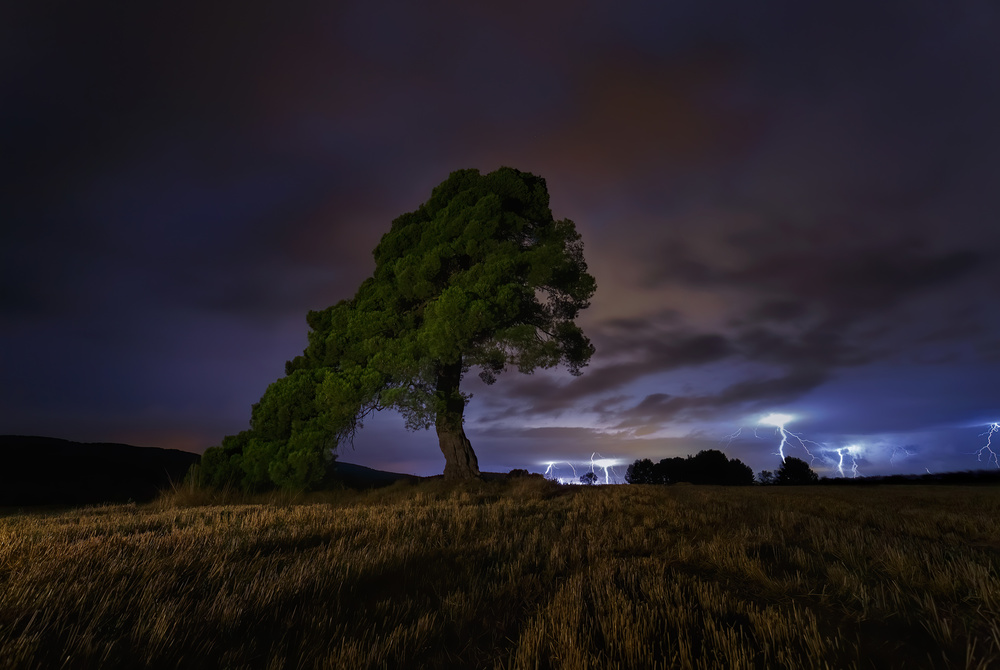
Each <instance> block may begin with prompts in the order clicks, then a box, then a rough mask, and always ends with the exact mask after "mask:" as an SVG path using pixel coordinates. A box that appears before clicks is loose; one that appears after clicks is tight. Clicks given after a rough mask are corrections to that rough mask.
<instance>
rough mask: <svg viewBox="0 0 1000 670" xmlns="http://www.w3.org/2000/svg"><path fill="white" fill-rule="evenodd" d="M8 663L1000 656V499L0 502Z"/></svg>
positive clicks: (245, 664)
mask: <svg viewBox="0 0 1000 670" xmlns="http://www.w3.org/2000/svg"><path fill="white" fill-rule="evenodd" d="M196 502H208V503H211V502H215V503H216V504H203V505H195V504H194V503H196ZM0 666H3V667H7V668H61V667H65V668H134V667H157V668H160V667H163V668H197V667H210V668H392V669H396V668H418V667H427V668H525V669H527V668H566V669H569V668H573V669H577V668H623V669H624V668H629V669H631V668H661V667H663V668H675V667H676V668H855V667H856V668H904V667H909V668H913V667H921V668H922V667H942V668H943V667H954V668H988V667H998V666H1000V489H998V488H995V487H993V488H988V487H978V488H976V487H967V488H961V487H954V488H948V487H933V488H931V487H898V488H893V487H873V488H850V489H843V488H837V487H810V488H802V489H796V488H775V487H771V488H719V487H695V486H683V485H679V486H674V487H656V488H654V487H646V486H608V487H558V486H555V485H551V484H549V483H548V482H544V481H539V480H537V479H523V480H516V481H514V482H509V483H503V482H487V483H481V484H475V485H467V486H462V487H458V488H449V487H446V486H444V484H443V483H441V482H429V483H423V484H419V485H399V486H394V487H391V488H389V489H383V490H381V491H375V492H369V493H343V494H330V495H328V496H326V497H315V498H311V499H300V500H292V499H286V500H281V499H277V498H275V499H270V500H269V501H264V502H259V503H257V504H246V501H244V503H243V504H236V503H235V502H232V501H225V500H215V501H212V500H201V501H199V500H198V499H197V496H193V497H192V496H191V495H186V494H183V493H178V494H175V495H174V496H173V497H168V498H165V499H163V500H161V501H160V502H158V503H156V504H153V505H150V506H146V507H142V506H139V507H137V506H113V507H94V508H85V509H77V510H71V511H66V512H59V513H54V512H49V513H37V512H36V513H26V514H20V513H8V514H6V515H4V516H2V517H0Z"/></svg>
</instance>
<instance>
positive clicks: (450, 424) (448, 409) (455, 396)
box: [435, 359, 479, 479]
mask: <svg viewBox="0 0 1000 670" xmlns="http://www.w3.org/2000/svg"><path fill="white" fill-rule="evenodd" d="M461 381H462V361H461V359H459V361H458V363H454V364H450V365H442V366H441V367H440V368H439V369H438V379H437V395H438V399H439V400H440V401H441V402H442V405H441V409H440V410H438V414H437V420H436V421H435V428H437V434H438V444H439V445H440V446H441V452H442V453H443V454H444V478H445V479H474V478H477V477H479V461H478V460H477V459H476V452H474V451H473V450H472V443H471V442H469V438H467V437H466V436H465V429H464V428H463V427H462V416H463V414H464V413H465V398H463V397H462V394H461V393H460V392H459V390H458V385H459V383H460V382H461Z"/></svg>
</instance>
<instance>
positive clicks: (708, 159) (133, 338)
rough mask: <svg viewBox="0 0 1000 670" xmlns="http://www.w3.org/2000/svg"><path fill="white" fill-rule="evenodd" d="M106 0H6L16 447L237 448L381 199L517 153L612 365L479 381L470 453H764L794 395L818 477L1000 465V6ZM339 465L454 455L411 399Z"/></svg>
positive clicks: (2, 356) (6, 395)
mask: <svg viewBox="0 0 1000 670" xmlns="http://www.w3.org/2000/svg"><path fill="white" fill-rule="evenodd" d="M102 4H103V3H80V2H45V3H43V2H19V3H14V2H11V3H5V4H4V6H3V8H2V9H0V101H2V102H0V120H2V121H0V170H2V179H3V188H2V189H0V194H2V195H0V216H2V221H3V226H2V233H0V235H2V237H0V308H2V316H0V324H2V325H0V352H2V353H0V380H2V384H0V433H4V434H28V435H47V436H54V437H62V438H67V439H73V440H79V441H118V442H127V443H132V444H139V445H144V446H162V447H174V448H181V449H187V450H191V451H201V450H203V449H204V448H206V447H209V446H212V445H215V444H218V443H219V441H220V440H221V438H222V436H223V435H226V434H231V433H236V432H238V431H240V430H242V429H244V428H246V427H247V425H248V420H249V414H250V405H251V404H252V403H254V402H256V401H257V400H258V399H259V398H260V396H261V394H262V393H263V391H264V389H265V388H266V387H267V385H268V384H269V383H270V382H272V381H274V380H275V379H277V378H278V377H279V376H281V375H282V374H283V370H284V362H285V361H286V360H287V359H290V358H292V357H294V356H295V355H297V354H299V353H301V351H302V349H303V347H304V346H305V344H306V332H307V327H306V323H305V314H306V312H307V311H308V310H310V309H321V308H323V307H326V306H327V305H330V304H333V303H334V302H336V301H338V300H340V299H344V298H349V297H351V296H353V294H354V292H355V291H356V290H357V288H358V285H359V284H360V283H361V281H362V280H363V279H365V278H366V277H367V276H369V275H370V273H371V272H372V270H373V268H374V262H373V260H372V256H371V250H372V249H373V248H374V247H375V245H376V243H377V242H378V240H379V238H380V237H381V235H382V234H383V233H385V232H387V231H388V229H389V225H390V222H391V221H392V219H394V218H395V217H396V216H398V215H400V214H402V213H404V212H407V211H411V210H413V209H415V208H416V207H417V206H418V205H419V204H420V203H422V202H423V201H424V200H426V199H427V198H428V197H429V195H430V192H431V189H432V188H433V187H434V186H435V185H437V184H438V183H440V182H441V181H443V180H444V179H445V178H446V177H447V176H448V174H449V173H450V172H451V171H453V170H457V169H460V168H478V169H480V170H481V171H483V172H489V171H492V170H494V169H496V168H497V167H500V166H503V165H508V166H512V167H515V168H517V169H520V170H524V171H528V172H533V173H535V174H538V175H541V176H543V177H545V179H546V180H547V182H548V187H549V192H550V195H551V205H552V209H553V213H554V215H555V216H556V218H570V219H572V220H573V221H575V222H576V224H577V228H578V230H579V231H580V232H581V233H582V235H583V238H584V244H585V256H586V258H587V261H588V263H589V266H590V269H591V272H592V274H593V275H594V276H595V277H596V279H597V284H598V290H597V293H596V295H595V297H594V300H593V302H592V306H591V307H590V308H589V309H588V310H586V311H585V312H584V313H583V314H582V317H581V319H580V321H579V323H580V324H581V325H582V326H583V327H584V330H585V332H587V334H588V335H589V336H590V337H591V339H592V340H593V342H594V344H595V346H596V347H597V353H596V354H595V355H594V357H593V359H592V361H591V365H590V366H589V367H588V368H586V370H585V373H584V375H583V376H582V377H579V378H573V377H571V376H570V375H568V374H567V373H566V372H565V370H559V371H552V372H551V373H550V372H546V371H543V372H539V373H536V374H534V375H530V376H526V375H520V374H519V373H517V372H516V370H514V371H510V372H508V373H507V374H505V375H502V376H501V378H500V380H499V381H498V382H497V383H496V384H495V385H494V386H491V387H486V386H484V385H483V384H482V383H481V382H479V380H478V378H477V376H476V375H475V374H470V375H469V376H468V377H467V380H466V384H465V388H466V390H468V391H471V392H472V393H474V398H473V400H472V402H471V404H470V405H469V408H468V409H467V424H466V432H467V433H468V435H469V437H470V439H471V440H472V444H473V447H474V448H475V449H476V451H477V453H478V455H479V462H480V466H481V467H482V469H484V470H492V471H507V470H509V469H511V468H527V469H529V470H532V471H543V470H545V469H546V463H547V462H549V461H570V462H571V463H573V464H574V465H575V466H576V467H577V469H579V468H580V467H583V468H585V469H584V470H582V471H581V473H582V472H585V471H586V468H587V462H589V461H590V459H591V457H592V455H593V454H594V452H598V453H599V454H600V455H602V456H604V457H607V458H615V459H620V460H621V461H622V462H630V461H631V460H633V459H635V458H640V457H649V458H652V459H654V460H658V459H660V458H663V457H666V456H674V455H686V454H694V453H696V452H697V451H699V450H701V449H707V448H718V449H722V450H724V451H725V452H726V453H727V454H728V455H729V456H730V457H738V458H740V459H742V460H743V461H744V462H746V463H747V464H748V465H750V466H751V467H753V469H754V471H758V470H760V469H765V468H767V469H771V470H774V469H776V468H777V466H778V465H780V458H779V457H778V456H777V455H776V451H777V447H778V442H779V439H780V437H779V436H778V435H776V432H775V428H774V427H772V426H767V425H763V424H760V425H758V423H759V422H760V419H761V418H762V417H763V416H765V415H766V414H768V413H771V412H780V413H785V414H789V415H792V416H794V419H793V420H791V421H790V422H789V423H788V425H787V428H788V430H791V431H794V432H796V433H798V434H799V435H801V437H803V438H806V439H808V440H812V441H813V443H808V444H807V445H806V446H807V447H808V448H809V449H810V451H811V452H812V454H813V456H814V457H815V459H814V460H813V459H812V458H810V457H809V456H808V455H806V453H805V451H804V449H803V448H802V447H801V445H798V444H797V443H795V444H792V445H790V446H789V447H788V448H786V453H787V454H788V455H792V456H798V457H801V458H804V459H805V460H807V461H811V462H812V464H813V467H814V469H815V470H816V471H817V472H819V473H820V474H821V475H830V476H835V475H837V474H839V473H838V470H837V467H836V466H837V464H838V462H839V456H838V453H837V451H836V450H838V449H841V450H843V448H845V447H852V451H851V452H850V454H849V456H851V457H853V458H854V459H856V463H857V468H858V472H859V473H860V474H863V475H864V474H868V475H874V474H891V473H923V472H925V471H931V472H936V471H946V470H966V469H974V468H979V467H989V468H991V469H992V468H995V467H996V463H995V462H988V461H987V457H988V456H989V454H984V455H982V456H983V457H982V458H981V459H980V455H977V451H978V450H979V449H980V448H981V447H982V446H984V445H985V444H986V441H987V436H986V435H984V433H985V432H986V431H987V430H988V428H989V424H990V423H991V422H994V421H1000V302H998V299H997V296H998V292H1000V39H998V38H997V35H1000V6H998V5H997V3H996V2H989V1H988V0H981V1H970V2H952V3H944V2H882V1H875V2H872V1H870V0H865V1H864V2H862V1H860V0H847V1H844V0H842V1H840V2H835V3H823V8H818V7H817V6H816V5H818V4H819V3H808V2H801V1H800V0H797V1H792V0H789V1H785V2H756V3H748V2H742V1H737V0H728V1H725V2H712V3H709V2H696V1H680V2H662V1H659V2H623V1H618V2H614V3H611V2H605V3H586V2H538V1H535V2H520V1H516V2H505V3H470V2H450V1H438V2H424V3H416V2H388V3H374V2H315V3H277V2H266V3H265V2H256V1H254V2H240V3H223V2H217V1H215V0H212V1H208V2H199V3H192V8H186V7H185V6H184V5H185V4H186V3H178V2H171V3H145V2H142V3H122V6H120V7H118V8H115V9H113V10H112V9H103V8H101V7H100V5H102ZM755 433H756V434H755ZM997 442H1000V435H998V439H997ZM998 451H1000V450H998ZM340 458H341V459H342V460H345V461H349V462H354V463H361V464H365V465H370V466H374V467H379V468H382V469H387V470H394V471H400V472H410V473H416V474H422V475H424V474H434V473H440V472H441V471H442V469H443V467H444V458H443V457H442V455H441V453H440V451H439V450H438V447H437V438H436V435H435V434H434V432H433V431H426V432H420V433H407V432H406V431H405V429H404V427H403V422H402V419H401V418H400V417H399V416H398V415H395V414H387V415H384V416H380V417H379V418H378V419H376V420H374V421H372V422H369V423H368V424H366V426H365V429H364V430H363V431H362V432H361V433H360V434H359V436H358V439H357V440H356V443H355V445H354V449H353V450H352V449H351V448H350V447H349V446H348V447H346V448H345V449H344V450H343V451H342V452H341V456H340ZM850 464H851V458H850V457H849V458H848V459H847V461H845V466H846V467H845V472H846V474H847V475H848V476H850V475H851V468H850V467H849V466H850ZM560 469H561V470H562V472H561V474H566V473H567V472H569V466H568V465H566V464H562V463H561V464H559V465H558V466H557V470H560ZM623 470H624V468H620V469H619V474H620V473H621V472H622V471H623Z"/></svg>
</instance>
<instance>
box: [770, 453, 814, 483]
mask: <svg viewBox="0 0 1000 670" xmlns="http://www.w3.org/2000/svg"><path fill="white" fill-rule="evenodd" d="M817 481H819V475H817V474H816V473H815V472H813V469H812V468H810V467H809V464H808V463H806V462H805V461H803V460H802V459H801V458H795V457H794V456H786V457H785V460H783V461H782V462H781V467H780V468H778V472H777V474H776V475H775V478H774V483H775V484H781V485H789V486H802V485H806V484H815V483H816V482H817Z"/></svg>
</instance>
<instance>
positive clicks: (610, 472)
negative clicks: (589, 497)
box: [540, 451, 626, 484]
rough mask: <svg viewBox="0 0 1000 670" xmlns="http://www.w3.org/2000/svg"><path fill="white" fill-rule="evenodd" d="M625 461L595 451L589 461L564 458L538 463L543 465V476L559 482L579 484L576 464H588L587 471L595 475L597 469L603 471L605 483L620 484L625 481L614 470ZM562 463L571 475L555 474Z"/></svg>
mask: <svg viewBox="0 0 1000 670" xmlns="http://www.w3.org/2000/svg"><path fill="white" fill-rule="evenodd" d="M625 463H626V461H625V460H624V459H621V458H605V457H603V456H601V454H599V453H597V452H596V451H595V452H594V453H593V454H591V456H590V460H589V461H584V460H580V461H566V460H562V461H543V462H542V463H540V465H544V466H545V472H544V473H543V475H544V476H545V477H548V478H550V479H554V480H555V481H557V482H559V483H560V484H579V483H581V482H580V477H579V471H578V470H577V466H581V467H583V466H589V467H590V469H589V470H588V472H593V473H594V474H595V475H596V474H597V471H598V470H603V471H604V483H605V484H621V483H622V482H624V481H625V480H624V477H622V476H621V475H619V474H618V473H617V472H616V471H615V468H616V467H618V466H621V465H625ZM564 464H565V465H567V466H569V468H570V470H572V471H573V476H572V477H566V476H559V475H558V474H557V470H558V469H559V467H558V466H561V465H564Z"/></svg>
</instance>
